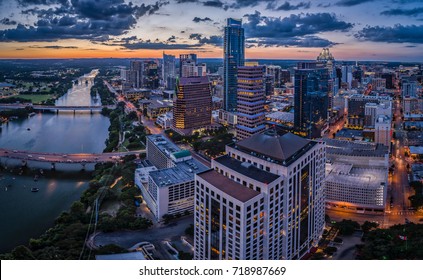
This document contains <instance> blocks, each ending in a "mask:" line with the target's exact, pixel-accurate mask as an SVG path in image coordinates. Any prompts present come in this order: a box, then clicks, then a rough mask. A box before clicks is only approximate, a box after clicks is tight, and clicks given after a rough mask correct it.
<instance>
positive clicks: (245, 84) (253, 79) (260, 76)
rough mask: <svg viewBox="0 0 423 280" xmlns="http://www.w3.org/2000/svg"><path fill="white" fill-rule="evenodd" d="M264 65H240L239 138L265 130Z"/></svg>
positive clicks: (237, 131) (237, 130)
mask: <svg viewBox="0 0 423 280" xmlns="http://www.w3.org/2000/svg"><path fill="white" fill-rule="evenodd" d="M264 73H265V68H264V66H241V67H238V102H237V103H238V105H237V108H238V110H237V111H238V113H237V114H238V124H237V126H236V134H237V138H238V139H239V140H242V139H245V138H248V137H250V136H252V135H254V134H256V133H258V132H262V131H264V129H265V128H266V127H265V125H264V102H265V98H266V97H265V84H264V82H265V77H264Z"/></svg>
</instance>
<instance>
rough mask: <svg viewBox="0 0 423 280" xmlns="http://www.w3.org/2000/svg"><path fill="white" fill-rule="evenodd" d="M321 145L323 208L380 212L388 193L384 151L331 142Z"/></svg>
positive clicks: (369, 145)
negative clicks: (323, 158)
mask: <svg viewBox="0 0 423 280" xmlns="http://www.w3.org/2000/svg"><path fill="white" fill-rule="evenodd" d="M325 142H326V156H327V164H326V180H325V184H326V188H325V191H326V204H327V206H328V207H330V208H335V209H343V210H351V211H367V212H369V211H370V212H383V211H384V209H385V204H386V196H387V189H388V167H389V152H388V147H386V146H385V145H380V144H375V143H364V142H359V143H358V142H350V141H343V140H335V139H325Z"/></svg>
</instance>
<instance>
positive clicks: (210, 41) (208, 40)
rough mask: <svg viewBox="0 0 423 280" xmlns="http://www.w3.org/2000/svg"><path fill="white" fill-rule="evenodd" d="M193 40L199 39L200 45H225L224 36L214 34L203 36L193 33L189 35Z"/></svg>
mask: <svg viewBox="0 0 423 280" xmlns="http://www.w3.org/2000/svg"><path fill="white" fill-rule="evenodd" d="M189 38H190V39H191V40H197V41H198V43H199V44H200V45H213V46H216V47H221V46H222V45H223V37H222V36H216V35H212V36H210V37H203V35H202V34H199V33H192V34H190V35H189Z"/></svg>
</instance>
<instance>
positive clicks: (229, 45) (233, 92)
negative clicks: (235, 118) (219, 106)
mask: <svg viewBox="0 0 423 280" xmlns="http://www.w3.org/2000/svg"><path fill="white" fill-rule="evenodd" d="M244 39H245V38H244V28H242V21H241V20H236V19H232V18H228V19H227V25H226V26H225V34H224V42H223V53H224V58H223V60H224V62H223V90H224V109H225V110H226V111H235V110H236V109H237V71H238V67H239V66H244V60H245V55H244V49H245V46H244Z"/></svg>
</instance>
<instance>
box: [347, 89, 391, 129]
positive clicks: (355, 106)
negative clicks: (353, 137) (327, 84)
mask: <svg viewBox="0 0 423 280" xmlns="http://www.w3.org/2000/svg"><path fill="white" fill-rule="evenodd" d="M346 101H347V106H346V107H347V127H349V128H353V129H362V128H364V126H365V119H366V110H365V108H366V104H367V103H374V104H384V106H385V107H380V108H379V109H380V110H385V111H379V112H381V113H382V112H383V113H387V115H388V116H390V115H391V114H392V112H389V114H388V111H389V110H392V104H391V103H392V102H391V97H389V96H373V95H362V94H352V95H350V96H349V97H348V98H347V99H346ZM383 108H386V109H383ZM389 108H390V109H389ZM370 109H371V108H370V107H369V112H370ZM375 110H376V109H375ZM383 113H382V114H383ZM368 114H369V115H371V116H372V119H373V117H374V116H377V113H376V111H374V114H371V113H368Z"/></svg>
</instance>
